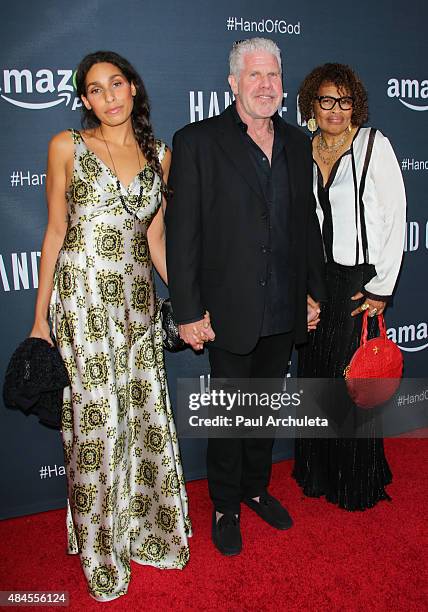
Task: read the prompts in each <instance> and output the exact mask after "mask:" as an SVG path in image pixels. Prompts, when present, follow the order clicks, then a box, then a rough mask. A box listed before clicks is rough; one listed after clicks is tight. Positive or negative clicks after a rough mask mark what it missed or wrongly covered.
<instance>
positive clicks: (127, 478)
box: [31, 52, 190, 601]
mask: <svg viewBox="0 0 428 612" xmlns="http://www.w3.org/2000/svg"><path fill="white" fill-rule="evenodd" d="M76 83H77V93H78V95H80V97H81V99H82V102H83V125H84V127H85V129H84V130H83V131H81V132H78V131H75V130H70V131H65V132H61V133H60V134H57V135H56V136H54V138H53V139H52V141H51V142H50V145H49V156H48V172H47V201H48V210H49V218H48V225H47V230H46V234H45V238H44V242H43V248H42V259H41V266H40V282H39V291H38V297H37V302H36V310H35V321H34V326H33V329H32V331H31V336H35V337H39V338H43V339H45V340H47V341H48V342H51V340H50V327H49V323H48V311H49V313H50V323H51V327H52V331H53V334H54V336H55V338H56V342H57V345H58V348H59V351H60V353H61V355H62V357H63V359H64V362H65V364H66V367H67V370H68V373H69V376H70V380H71V387H69V388H67V389H66V390H65V394H64V407H63V423H62V435H63V443H64V452H65V460H66V466H67V481H68V513H67V523H68V552H69V553H75V554H79V555H80V559H81V563H82V567H83V571H84V573H85V576H86V579H87V581H88V585H89V592H90V594H91V595H92V596H93V597H95V598H96V599H97V600H100V601H108V600H111V599H114V598H116V597H118V596H120V595H123V594H124V593H126V591H127V587H128V583H129V580H130V561H131V559H132V560H133V561H136V562H137V563H142V564H147V565H153V566H155V567H158V568H183V567H184V566H185V565H186V563H187V560H188V555H189V549H188V543H187V536H188V535H190V534H189V532H190V524H189V520H188V510H187V497H186V491H185V486H184V479H183V474H182V467H181V463H180V455H179V448H178V442H177V437H176V432H175V427H174V422H173V415H172V412H171V407H170V403H169V398H168V391H167V386H166V379H165V369H164V359H163V348H162V329H161V321H160V316H159V312H158V309H157V308H156V294H155V290H154V284H153V268H152V264H154V266H155V267H156V270H157V271H158V273H159V274H160V276H161V277H162V279H163V280H164V281H165V282H167V273H166V264H165V242H164V224H163V212H162V210H161V206H162V203H163V205H164V204H165V198H163V196H164V195H165V194H166V192H167V190H166V186H165V181H166V178H167V174H168V170H169V165H170V157H171V155H170V152H169V150H168V149H167V148H166V146H165V144H163V143H162V142H160V141H159V140H155V138H154V136H153V133H152V128H151V125H150V120H149V104H148V99H147V94H146V91H145V88H144V85H143V82H142V80H141V78H140V77H139V75H138V74H137V72H136V71H135V69H134V68H133V67H132V66H131V65H130V64H129V62H127V61H126V60H125V59H123V58H122V57H120V56H119V55H117V54H115V53H112V52H97V53H93V54H90V55H88V56H86V57H85V58H84V59H83V60H82V62H81V63H80V65H79V67H78V70H77V74H76Z"/></svg>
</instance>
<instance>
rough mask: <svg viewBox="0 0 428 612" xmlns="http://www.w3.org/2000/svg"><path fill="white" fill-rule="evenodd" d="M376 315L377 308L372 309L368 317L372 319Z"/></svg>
mask: <svg viewBox="0 0 428 612" xmlns="http://www.w3.org/2000/svg"><path fill="white" fill-rule="evenodd" d="M376 313H377V308H373V309H372V310H371V311H370V316H371V317H374V316H375V314H376Z"/></svg>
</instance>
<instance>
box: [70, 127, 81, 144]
mask: <svg viewBox="0 0 428 612" xmlns="http://www.w3.org/2000/svg"><path fill="white" fill-rule="evenodd" d="M68 131H69V132H70V133H71V136H72V138H73V142H74V144H77V143H78V142H82V141H83V138H82V134H81V133H80V132H79V130H75V129H74V128H68Z"/></svg>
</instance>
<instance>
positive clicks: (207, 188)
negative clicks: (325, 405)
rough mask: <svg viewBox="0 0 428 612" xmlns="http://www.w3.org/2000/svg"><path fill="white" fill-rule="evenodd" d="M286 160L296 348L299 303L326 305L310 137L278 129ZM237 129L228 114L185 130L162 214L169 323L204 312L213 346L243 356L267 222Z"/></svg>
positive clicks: (302, 332)
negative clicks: (171, 315) (309, 298)
mask: <svg viewBox="0 0 428 612" xmlns="http://www.w3.org/2000/svg"><path fill="white" fill-rule="evenodd" d="M278 125H279V128H278V129H279V130H280V132H281V137H282V138H283V139H284V143H285V150H286V156H287V164H288V173H289V183H290V200H291V204H290V208H291V224H292V232H291V235H292V245H291V246H292V253H293V260H294V262H295V265H294V266H293V269H290V275H291V276H292V280H293V283H292V285H293V292H294V295H295V308H296V310H295V330H294V331H295V341H296V343H302V342H304V341H305V340H306V329H307V323H306V317H307V315H306V311H307V308H306V295H307V293H310V294H311V295H312V296H313V297H314V298H315V299H318V300H324V299H325V294H324V255H323V249H322V242H321V235H320V231H319V225H318V222H317V219H316V215H315V200H314V197H313V194H312V154H311V147H310V142H309V139H308V138H307V137H306V136H305V135H304V134H303V133H302V132H301V131H300V130H299V129H297V128H295V127H293V126H291V125H289V124H287V123H286V122H285V121H283V120H282V119H281V120H280V121H279V122H278ZM239 129H240V128H239V126H238V125H237V123H236V121H235V120H234V118H233V115H232V113H231V109H230V108H227V109H226V110H225V111H224V112H223V113H222V114H221V115H219V116H218V117H213V118H211V119H206V120H204V121H200V122H199V123H194V124H190V125H187V126H186V127H184V128H183V129H181V130H179V131H178V132H177V133H176V134H175V136H174V140H173V153H172V164H171V170H170V175H169V185H170V187H171V188H172V196H171V199H170V201H169V202H168V206H167V210H166V216H165V220H166V244H167V247H166V248H167V267H168V285H169V292H170V296H171V300H172V306H173V310H174V314H175V318H176V320H177V321H178V322H179V323H187V322H191V321H196V320H199V319H201V318H202V316H203V314H204V311H205V310H208V311H209V312H210V317H211V323H212V327H213V329H214V331H215V334H216V339H215V342H214V345H215V346H217V347H219V348H223V349H226V350H228V351H231V352H233V353H238V354H245V353H248V352H250V351H251V350H252V349H253V348H254V346H255V345H256V343H257V340H258V339H259V337H260V330H261V325H262V320H263V311H264V303H265V294H266V281H267V258H266V254H265V253H264V252H263V248H262V247H263V246H264V245H265V244H267V243H268V236H269V227H268V226H269V215H268V208H267V203H266V201H265V198H264V195H263V192H262V188H261V186H260V184H259V181H258V179H257V175H256V172H255V168H254V165H253V161H252V159H251V157H250V155H249V152H248V148H247V147H246V145H245V143H244V141H243V138H242V134H240V133H239Z"/></svg>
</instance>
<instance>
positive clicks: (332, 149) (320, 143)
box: [317, 130, 351, 166]
mask: <svg viewBox="0 0 428 612" xmlns="http://www.w3.org/2000/svg"><path fill="white" fill-rule="evenodd" d="M350 133H351V132H350V131H349V130H346V131H345V132H344V133H343V136H342V137H341V138H339V140H338V141H337V142H335V143H334V144H332V145H329V144H327V142H326V140H325V138H324V136H323V134H322V132H320V134H319V135H318V139H317V152H318V155H319V157H320V159H321V161H323V162H324V163H325V164H326V165H327V166H329V165H330V164H331V162H332V161H333V158H334V157H336V156H337V153H338V152H339V150H340V149H341V148H342V147H343V145H344V144H345V143H346V141H347V140H348V136H349V134H350ZM324 152H326V153H327V155H325V154H324Z"/></svg>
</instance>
